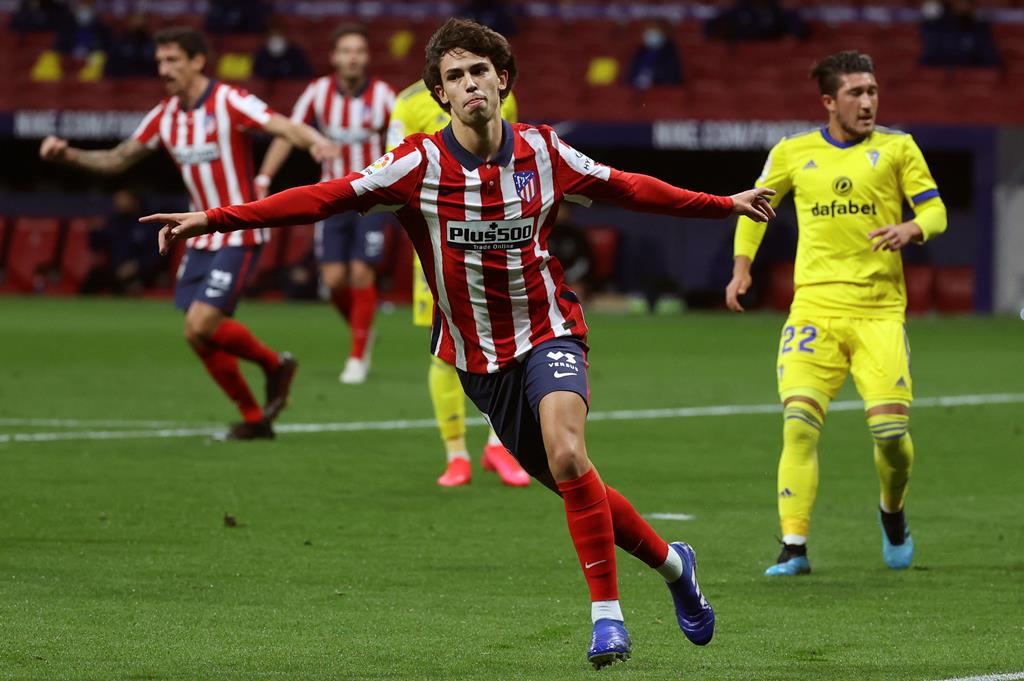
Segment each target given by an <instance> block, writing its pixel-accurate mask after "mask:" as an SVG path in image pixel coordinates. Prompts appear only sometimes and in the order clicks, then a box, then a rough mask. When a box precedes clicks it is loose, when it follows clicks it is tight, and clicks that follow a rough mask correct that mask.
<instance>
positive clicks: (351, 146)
mask: <svg viewBox="0 0 1024 681" xmlns="http://www.w3.org/2000/svg"><path fill="white" fill-rule="evenodd" d="M369 65H370V44H369V40H368V38H367V35H366V29H365V28H363V27H362V26H358V25H355V24H345V25H342V26H339V27H338V28H337V29H335V31H334V33H333V34H332V35H331V66H333V67H334V73H332V74H330V75H327V76H323V77H321V78H317V79H316V80H314V81H313V82H311V83H310V84H309V85H308V86H307V87H306V89H305V90H304V91H303V93H302V95H300V96H299V99H298V101H296V102H295V107H294V108H293V110H292V120H293V121H295V122H297V123H298V122H304V123H309V124H311V125H316V127H317V128H319V130H320V131H321V132H322V133H323V134H324V135H326V136H327V137H328V138H330V139H331V140H332V141H334V142H335V143H336V144H338V145H339V146H340V148H341V155H340V156H338V157H337V158H333V159H328V160H326V161H324V162H323V164H322V166H323V167H322V171H321V175H320V179H321V181H323V180H334V179H337V178H339V177H345V176H346V175H348V174H349V173H351V172H354V171H356V170H359V169H361V168H364V167H365V166H366V165H367V164H368V163H370V162H371V161H372V160H374V159H376V158H379V157H380V156H381V154H383V153H384V152H385V151H386V149H385V148H384V140H385V136H386V134H387V129H388V122H389V121H390V118H391V111H392V109H394V107H395V91H394V90H392V89H391V86H390V85H388V84H387V83H385V82H384V81H382V80H379V79H377V78H374V77H372V76H370V75H369ZM291 150H292V144H291V142H289V141H288V140H287V139H285V138H283V137H278V138H276V139H275V140H274V141H273V142H272V143H271V145H270V149H268V150H267V155H266V156H265V157H264V159H263V165H262V167H261V168H260V172H259V175H257V176H256V194H257V196H258V197H259V198H263V197H265V196H267V194H268V191H269V187H270V183H271V181H272V180H273V178H274V175H276V174H277V171H278V170H279V169H280V168H281V165H282V164H283V163H284V161H285V159H287V158H288V154H289V153H291ZM386 220H387V216H386V215H384V214H379V213H378V214H376V215H366V216H360V215H356V214H354V213H349V214H347V215H332V216H331V217H329V218H327V219H326V220H321V221H320V222H318V223H316V254H317V259H318V260H319V261H320V275H321V279H322V281H323V283H324V285H325V286H326V287H327V290H328V291H329V292H330V296H331V302H332V303H333V304H334V307H335V308H336V309H337V310H338V313H339V314H340V315H341V317H342V319H344V320H345V321H346V322H348V325H349V328H350V329H351V330H352V344H351V348H350V350H349V354H348V359H347V360H346V362H345V368H344V369H343V370H342V372H341V375H340V376H339V377H338V378H339V380H340V381H341V382H342V383H348V384H353V383H363V382H364V381H365V380H366V376H367V374H368V373H369V370H370V353H371V350H372V347H371V344H372V342H373V339H372V327H373V317H374V313H375V312H376V310H377V288H376V285H375V279H376V273H375V272H374V269H373V268H374V265H375V264H376V263H377V261H378V260H380V257H381V255H382V254H383V252H384V227H385V222H386Z"/></svg>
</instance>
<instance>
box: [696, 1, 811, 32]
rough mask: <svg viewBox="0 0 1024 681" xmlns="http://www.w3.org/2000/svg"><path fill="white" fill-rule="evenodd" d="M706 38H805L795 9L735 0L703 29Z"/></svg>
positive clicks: (777, 2)
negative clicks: (733, 3)
mask: <svg viewBox="0 0 1024 681" xmlns="http://www.w3.org/2000/svg"><path fill="white" fill-rule="evenodd" d="M704 31H705V33H706V34H707V36H708V37H709V38H717V39H719V40H775V39H777V38H784V37H786V36H792V37H795V38H805V37H807V24H805V23H804V21H803V19H801V18H800V15H799V14H797V12H796V11H795V10H787V9H783V7H782V5H781V4H780V2H779V0H736V4H735V5H733V6H732V7H730V8H728V9H726V10H723V11H722V12H721V13H719V15H718V16H716V17H714V18H713V19H710V20H709V21H708V22H707V24H705V26H704Z"/></svg>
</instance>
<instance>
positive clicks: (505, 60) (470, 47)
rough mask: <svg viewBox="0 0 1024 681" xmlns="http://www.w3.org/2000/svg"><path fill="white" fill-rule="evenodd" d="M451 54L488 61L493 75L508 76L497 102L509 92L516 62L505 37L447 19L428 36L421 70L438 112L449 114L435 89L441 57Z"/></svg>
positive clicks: (470, 22) (439, 81)
mask: <svg viewBox="0 0 1024 681" xmlns="http://www.w3.org/2000/svg"><path fill="white" fill-rule="evenodd" d="M452 50H464V51H466V52H472V53H473V54H478V55H480V56H481V57H487V58H488V59H490V60H491V63H492V64H494V69H495V70H496V71H498V72H501V71H506V72H507V73H508V82H507V83H506V84H505V88H504V89H503V90H500V91H499V93H498V94H499V95H500V96H501V99H502V100H504V99H505V97H507V96H508V93H510V92H512V85H513V84H514V83H515V82H516V73H517V71H516V58H515V57H514V56H512V48H511V47H509V44H508V41H507V40H505V36H503V35H501V34H500V33H498V32H496V31H492V30H491V29H489V28H487V27H486V26H482V25H480V24H478V23H476V22H475V21H471V20H470V19H449V20H448V21H446V22H445V23H444V25H443V26H441V28H439V29H437V30H436V31H435V32H434V35H432V36H430V40H429V41H428V42H427V54H426V56H427V63H426V66H425V67H424V68H423V82H424V83H425V84H426V86H427V89H428V90H430V94H431V96H433V98H434V101H436V102H437V103H438V104H440V105H441V108H442V109H444V110H445V111H447V112H448V113H451V110H452V107H451V105H450V104H442V103H441V100H440V99H439V98H438V96H437V92H436V90H435V88H437V87H438V86H439V85H441V68H440V65H441V57H443V56H444V55H445V54H447V53H448V52H450V51H452Z"/></svg>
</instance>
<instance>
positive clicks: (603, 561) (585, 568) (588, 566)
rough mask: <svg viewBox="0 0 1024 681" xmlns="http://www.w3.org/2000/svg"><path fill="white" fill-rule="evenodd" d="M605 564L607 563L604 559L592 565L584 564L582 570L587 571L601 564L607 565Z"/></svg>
mask: <svg viewBox="0 0 1024 681" xmlns="http://www.w3.org/2000/svg"><path fill="white" fill-rule="evenodd" d="M607 562H608V559H607V558H605V559H604V560H595V561H594V562H593V563H585V564H584V566H583V569H584V570H589V569H590V568H592V567H594V566H595V565H600V564H601V563H607Z"/></svg>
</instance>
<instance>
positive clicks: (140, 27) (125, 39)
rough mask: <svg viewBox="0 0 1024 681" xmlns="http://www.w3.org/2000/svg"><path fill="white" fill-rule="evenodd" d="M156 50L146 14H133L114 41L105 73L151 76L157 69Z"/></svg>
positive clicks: (123, 76) (122, 75) (124, 75)
mask: <svg viewBox="0 0 1024 681" xmlns="http://www.w3.org/2000/svg"><path fill="white" fill-rule="evenodd" d="M155 52H156V46H155V45H154V44H153V37H152V36H151V35H150V33H149V26H148V24H147V22H146V15H144V14H142V13H138V14H133V15H132V16H131V18H130V19H128V23H127V24H125V26H124V28H123V29H122V30H121V32H120V33H118V35H117V37H116V39H115V40H114V41H112V43H111V45H110V48H109V51H108V54H107V63H106V67H105V68H104V71H103V73H104V75H107V76H112V77H115V78H133V77H138V76H151V75H153V73H155V71H156V65H155V62H154V56H153V55H154V54H155Z"/></svg>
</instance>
